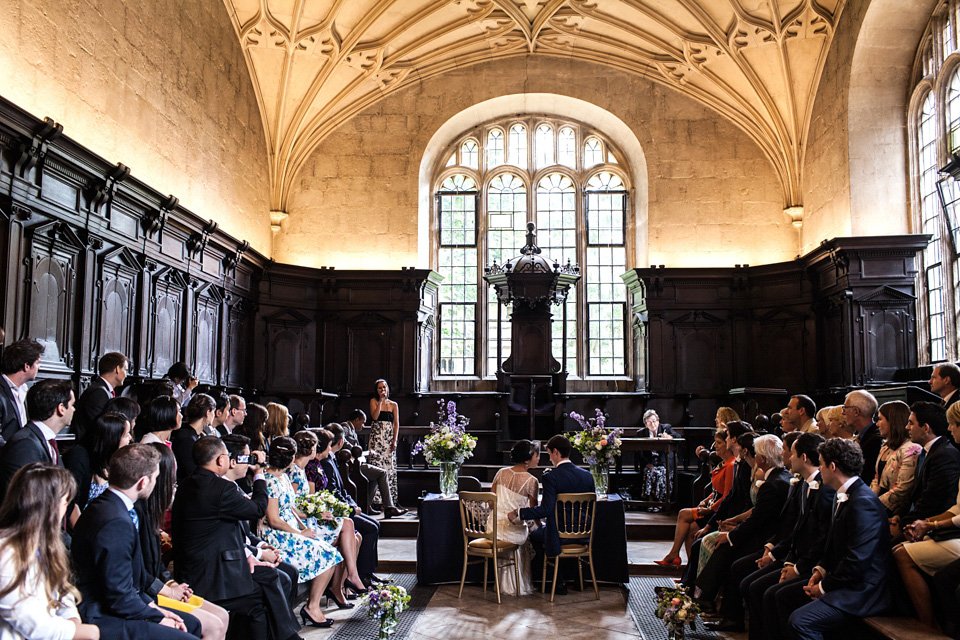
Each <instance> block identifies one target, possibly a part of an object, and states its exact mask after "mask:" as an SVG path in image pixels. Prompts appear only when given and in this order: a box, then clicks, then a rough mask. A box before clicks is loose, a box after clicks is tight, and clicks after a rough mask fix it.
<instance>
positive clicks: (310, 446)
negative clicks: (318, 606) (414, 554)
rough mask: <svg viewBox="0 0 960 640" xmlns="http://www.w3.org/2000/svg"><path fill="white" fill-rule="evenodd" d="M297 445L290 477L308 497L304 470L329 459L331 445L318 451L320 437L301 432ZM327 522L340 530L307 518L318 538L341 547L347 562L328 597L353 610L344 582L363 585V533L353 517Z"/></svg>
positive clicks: (299, 492)
mask: <svg viewBox="0 0 960 640" xmlns="http://www.w3.org/2000/svg"><path fill="white" fill-rule="evenodd" d="M293 440H294V442H296V443H297V453H296V455H295V456H294V458H293V464H291V465H290V467H289V468H288V469H287V478H288V479H289V480H290V484H291V485H293V489H294V492H295V493H296V494H297V495H298V496H305V495H309V494H310V493H311V491H310V485H309V483H308V482H307V476H306V474H305V473H304V471H303V467H305V466H306V464H307V461H308V460H313V459H314V458H316V457H318V456H320V455H322V456H323V457H326V456H328V455H329V454H330V447H329V444H328V445H327V449H326V451H322V452H318V451H317V436H316V435H314V434H313V433H311V432H310V431H309V430H307V431H300V432H298V433H297V434H296V436H294V438H293ZM324 519H325V520H335V521H336V522H337V525H336V527H331V526H329V525H328V524H326V523H324V522H318V521H317V520H316V519H315V518H304V519H303V522H304V523H305V524H306V525H307V526H308V527H309V528H311V529H313V530H314V531H316V532H317V537H318V538H321V539H323V540H325V541H326V542H327V543H328V544H330V545H333V546H335V547H337V549H339V550H340V555H341V556H343V563H341V564H340V565H338V566H337V572H336V573H335V574H334V577H333V583H332V585H331V586H329V587H327V591H326V594H327V596H328V597H330V598H333V600H334V601H335V602H336V603H337V606H338V607H339V608H341V609H352V608H353V605H352V604H348V603H347V601H346V598H345V597H344V594H343V583H344V581H345V580H349V581H350V583H351V584H353V585H359V584H362V582H363V581H362V580H360V576H359V575H357V552H358V551H359V549H360V537H361V536H360V534H359V533H356V532H355V531H354V527H353V520H351V519H350V518H333V516H332V514H330V513H329V512H327V513H325V514H324Z"/></svg>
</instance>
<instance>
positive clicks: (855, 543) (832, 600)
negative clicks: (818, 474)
mask: <svg viewBox="0 0 960 640" xmlns="http://www.w3.org/2000/svg"><path fill="white" fill-rule="evenodd" d="M951 448H952V447H951ZM817 564H818V565H819V566H821V567H823V568H824V569H826V571H827V575H826V576H825V577H824V578H823V581H822V583H821V584H822V585H823V590H824V591H825V592H826V593H825V594H824V596H823V597H822V600H823V601H824V602H825V603H826V604H829V605H831V606H833V607H835V608H837V609H839V610H840V611H844V612H846V613H849V614H852V615H855V616H857V617H863V618H865V617H867V616H874V615H878V614H880V613H882V612H883V611H884V610H886V609H887V608H888V607H889V605H890V593H889V589H888V588H887V575H888V573H889V571H891V570H892V566H891V563H890V530H889V527H888V526H887V510H886V508H885V507H884V506H883V503H881V502H880V500H879V499H878V498H877V496H876V495H874V493H873V491H871V490H870V487H868V486H867V485H866V484H864V483H863V481H862V480H860V479H859V478H858V479H857V480H855V481H854V483H853V484H852V485H851V486H850V488H849V489H847V501H846V502H842V503H840V504H839V505H838V506H837V509H836V515H835V516H834V517H833V525H832V526H831V527H830V533H829V534H827V540H826V546H825V547H824V551H823V556H822V558H821V559H820V562H818V563H817Z"/></svg>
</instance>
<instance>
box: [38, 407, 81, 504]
mask: <svg viewBox="0 0 960 640" xmlns="http://www.w3.org/2000/svg"><path fill="white" fill-rule="evenodd" d="M33 424H35V425H37V428H38V429H40V433H42V434H43V439H44V440H46V441H47V450H48V451H49V452H50V459H51V460H53V461H54V462H55V463H56V462H57V461H58V460H57V458H58V457H59V456H58V454H57V452H56V451H54V450H53V445H51V444H50V441H51V440H56V439H57V434H56V433H54V432H53V429H51V428H50V427H48V426H47V425H45V424H44V423H42V422H40V421H37V422H34V423H33ZM88 488H89V487H88Z"/></svg>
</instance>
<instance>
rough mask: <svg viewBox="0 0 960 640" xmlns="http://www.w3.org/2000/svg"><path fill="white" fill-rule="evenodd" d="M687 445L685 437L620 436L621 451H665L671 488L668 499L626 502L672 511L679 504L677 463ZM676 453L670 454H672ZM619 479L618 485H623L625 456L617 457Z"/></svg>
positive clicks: (615, 471) (616, 471)
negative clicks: (681, 450)
mask: <svg viewBox="0 0 960 640" xmlns="http://www.w3.org/2000/svg"><path fill="white" fill-rule="evenodd" d="M685 445H686V440H684V439H683V438H620V450H621V451H662V452H664V454H665V455H664V456H663V458H664V466H665V467H666V470H667V480H668V485H669V490H668V491H667V499H666V500H664V501H662V502H661V501H657V500H627V501H626V504H631V505H637V506H640V507H660V508H662V509H664V510H666V512H667V513H671V512H672V511H673V508H674V507H675V506H676V504H677V470H678V468H679V465H677V464H676V462H677V457H678V455H679V453H680V449H681V448H682V447H683V446H685ZM671 453H672V454H674V455H670V454H671ZM614 473H615V474H616V479H617V487H621V486H622V474H623V456H620V457H619V458H617V463H616V468H615V470H614Z"/></svg>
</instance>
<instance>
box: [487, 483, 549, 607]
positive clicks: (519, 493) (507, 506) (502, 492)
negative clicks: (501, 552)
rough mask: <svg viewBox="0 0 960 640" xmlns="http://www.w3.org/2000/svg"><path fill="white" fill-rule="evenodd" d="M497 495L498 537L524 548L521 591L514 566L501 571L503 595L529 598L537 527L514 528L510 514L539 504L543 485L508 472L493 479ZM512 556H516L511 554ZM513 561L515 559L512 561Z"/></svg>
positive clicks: (525, 524) (519, 525)
mask: <svg viewBox="0 0 960 640" xmlns="http://www.w3.org/2000/svg"><path fill="white" fill-rule="evenodd" d="M493 486H494V491H495V492H496V494H497V537H498V538H499V539H500V540H504V541H506V542H512V543H514V544H518V545H520V551H519V555H520V588H519V593H518V589H517V585H516V574H515V573H514V570H513V566H506V567H503V566H501V567H498V569H497V570H498V571H499V572H500V591H502V592H503V593H505V594H507V595H511V596H514V595H521V596H525V595H529V594H531V593H533V582H532V580H531V576H530V561H531V560H532V559H533V546H532V545H531V544H530V542H529V541H528V540H527V538H528V537H529V536H530V531H531V530H532V529H533V528H536V524H534V523H532V522H530V523H527V522H518V523H517V524H512V523H511V522H510V521H509V520H508V519H507V514H508V513H510V512H511V511H513V510H514V509H523V508H526V507H529V506H530V503H531V500H530V498H531V497H532V498H533V504H536V503H537V494H538V492H539V488H540V484H539V483H538V482H537V479H536V478H535V477H534V476H532V475H530V474H529V473H527V472H525V471H524V472H522V473H517V472H516V471H514V470H513V469H510V468H506V469H501V470H500V471H498V472H497V475H496V476H495V477H494V479H493ZM510 555H511V556H512V554H510ZM508 560H512V558H508Z"/></svg>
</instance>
